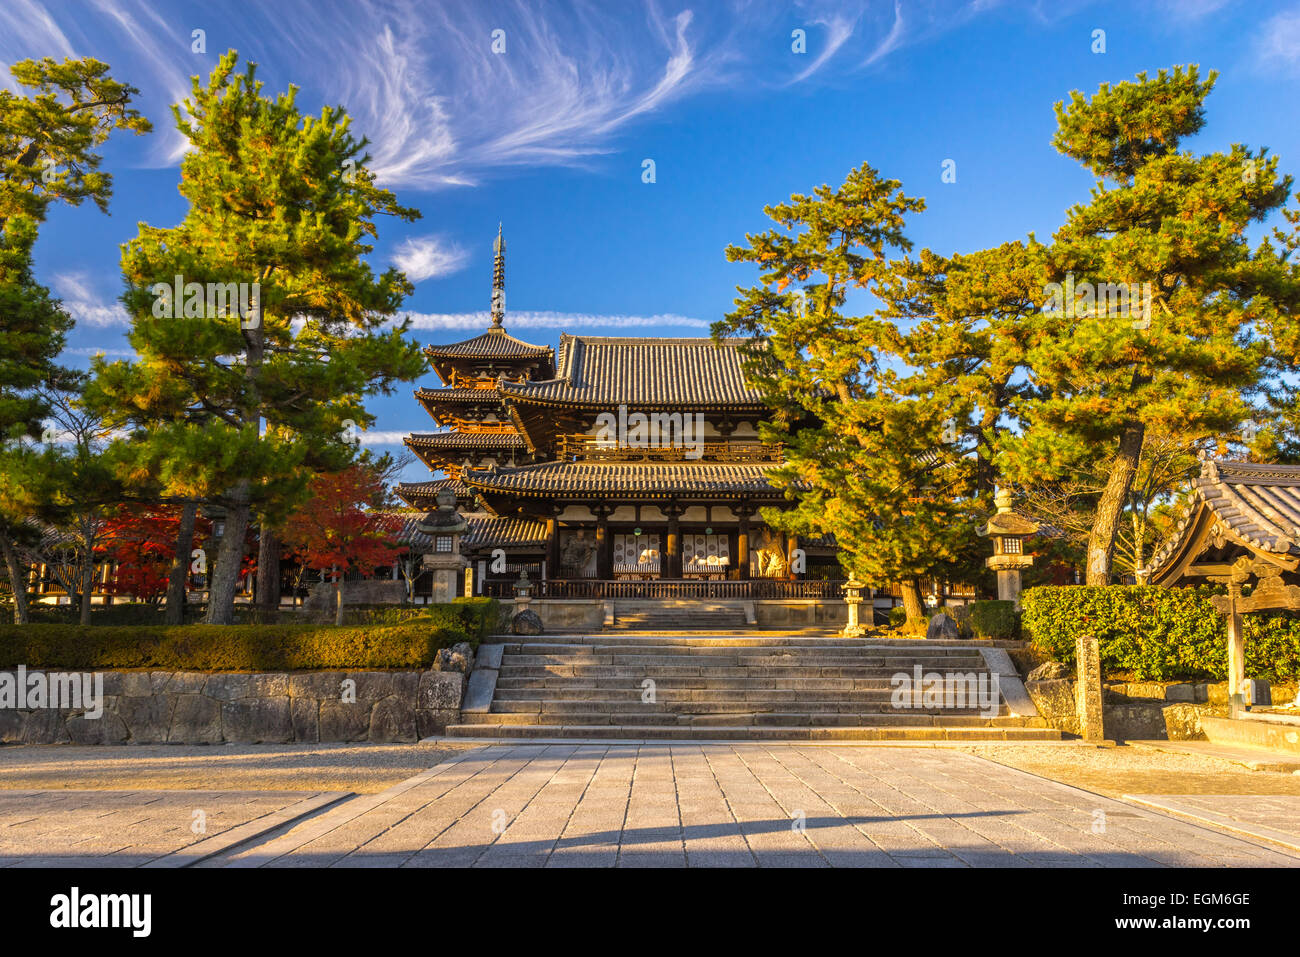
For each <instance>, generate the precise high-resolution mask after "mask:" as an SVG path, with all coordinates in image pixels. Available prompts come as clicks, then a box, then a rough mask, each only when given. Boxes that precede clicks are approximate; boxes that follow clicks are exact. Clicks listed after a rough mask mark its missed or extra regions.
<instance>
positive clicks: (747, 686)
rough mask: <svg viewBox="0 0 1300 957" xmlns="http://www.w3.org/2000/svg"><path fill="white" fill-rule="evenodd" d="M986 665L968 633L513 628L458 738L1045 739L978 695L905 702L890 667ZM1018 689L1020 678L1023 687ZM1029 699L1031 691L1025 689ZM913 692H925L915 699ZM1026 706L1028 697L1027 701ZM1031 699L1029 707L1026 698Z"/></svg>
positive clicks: (1031, 724)
mask: <svg viewBox="0 0 1300 957" xmlns="http://www.w3.org/2000/svg"><path fill="white" fill-rule="evenodd" d="M917 665H920V666H921V668H922V673H931V672H937V673H940V674H946V673H957V674H971V673H973V674H975V675H976V676H977V677H978V676H980V675H984V676H987V675H988V674H989V664H988V662H987V661H986V660H985V658H984V656H983V655H982V654H981V653H980V649H979V647H978V646H977V645H975V644H973V643H971V642H931V641H910V642H905V643H901V644H899V643H895V644H885V643H882V642H881V641H880V640H878V639H876V640H871V639H852V640H850V639H842V638H831V637H824V636H821V637H794V636H756V635H753V634H752V633H751V634H749V635H743V636H736V637H732V636H700V635H695V636H689V637H688V636H648V637H631V636H618V635H579V636H540V637H537V638H526V639H507V641H506V643H505V644H504V646H503V648H502V649H501V662H500V667H499V670H498V671H497V674H496V685H495V690H494V692H493V693H492V697H491V703H490V705H488V704H487V699H486V695H485V696H484V699H483V702H482V704H481V705H480V706H478V710H472V709H470V708H466V709H465V710H463V711H462V714H461V723H460V724H457V725H451V726H449V727H448V728H447V734H448V735H449V736H452V737H471V738H478V737H491V738H622V739H643V738H668V739H684V740H722V739H725V740H738V739H751V740H752V739H758V740H833V739H843V740H890V741H892V740H899V741H911V740H916V741H932V740H959V741H980V740H997V741H1010V740H1014V741H1043V740H1060V737H1061V735H1060V732H1059V731H1056V730H1053V729H1051V728H1049V727H1048V726H1047V722H1046V721H1045V720H1044V719H1043V718H1041V717H1037V716H1025V715H1024V714H1019V715H1018V714H1013V713H1012V711H1011V709H1010V707H1009V706H1008V704H1007V697H1006V696H1005V695H1003V696H1001V697H1000V699H999V703H998V707H997V714H996V715H987V716H986V715H984V714H982V713H981V711H980V709H979V707H978V705H975V704H974V703H972V706H968V707H943V706H938V707H935V706H932V707H929V708H924V707H919V706H918V707H913V708H898V707H895V706H894V704H893V703H892V700H891V699H892V696H893V684H892V683H891V679H892V677H893V676H894V675H896V674H898V673H900V672H904V673H907V674H909V675H912V674H914V668H915V667H916V666H917ZM1020 695H1021V697H1022V698H1023V690H1022V691H1021V692H1020ZM1023 700H1025V701H1026V702H1027V698H1025V699H1023ZM917 703H918V705H919V704H920V702H917ZM1022 710H1023V709H1022ZM1031 710H1032V708H1031Z"/></svg>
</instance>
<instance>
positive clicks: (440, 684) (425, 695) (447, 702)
mask: <svg viewBox="0 0 1300 957" xmlns="http://www.w3.org/2000/svg"><path fill="white" fill-rule="evenodd" d="M464 695H465V676H464V675H462V674H461V673H460V672H458V671H426V672H425V673H424V674H422V675H420V693H419V696H418V697H417V698H416V705H415V706H416V707H417V708H419V709H420V710H421V711H450V710H455V711H459V710H460V703H461V701H462V700H463V698H464Z"/></svg>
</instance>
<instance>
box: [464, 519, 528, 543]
mask: <svg viewBox="0 0 1300 957" xmlns="http://www.w3.org/2000/svg"><path fill="white" fill-rule="evenodd" d="M465 521H467V522H468V523H469V531H467V532H466V533H465V537H464V538H463V539H461V544H462V545H463V546H465V547H466V548H490V547H494V546H501V547H506V546H510V545H545V544H546V523H545V522H543V521H539V520H538V519H533V518H522V517H520V516H517V515H489V514H487V513H486V512H474V513H470V514H467V515H466V516H465Z"/></svg>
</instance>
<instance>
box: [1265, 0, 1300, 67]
mask: <svg viewBox="0 0 1300 957" xmlns="http://www.w3.org/2000/svg"><path fill="white" fill-rule="evenodd" d="M1255 53H1256V58H1255V59H1256V62H1257V63H1258V64H1259V65H1260V66H1261V67H1263V68H1265V69H1278V68H1280V69H1283V70H1286V71H1287V72H1296V71H1300V9H1298V10H1283V11H1282V12H1281V13H1278V14H1276V15H1274V16H1273V17H1270V18H1269V19H1268V20H1266V21H1265V22H1264V23H1263V24H1262V25H1261V26H1260V30H1259V34H1258V36H1257V37H1256V40H1255Z"/></svg>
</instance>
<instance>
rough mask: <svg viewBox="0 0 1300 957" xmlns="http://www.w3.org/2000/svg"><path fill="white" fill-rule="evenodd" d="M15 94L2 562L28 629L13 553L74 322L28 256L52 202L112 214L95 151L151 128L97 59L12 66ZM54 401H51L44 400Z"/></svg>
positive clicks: (10, 101)
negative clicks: (119, 133) (36, 443)
mask: <svg viewBox="0 0 1300 957" xmlns="http://www.w3.org/2000/svg"><path fill="white" fill-rule="evenodd" d="M10 73H11V74H12V75H13V77H14V80H15V81H16V83H17V85H18V87H19V88H20V90H21V89H25V90H26V91H28V92H25V93H23V92H12V91H9V90H0V553H2V554H3V557H4V564H5V570H6V573H7V575H8V578H9V583H10V586H11V589H12V591H13V594H14V620H15V621H17V622H19V623H26V622H27V620H28V614H27V588H26V569H25V568H24V567H23V565H24V563H23V562H22V561H21V560H20V557H19V554H18V551H17V548H16V544H17V539H18V537H21V536H22V535H23V534H24V524H23V523H24V521H25V519H26V518H28V517H30V516H32V515H33V514H34V512H35V510H36V508H37V506H38V505H39V504H40V503H41V501H42V497H41V495H40V494H38V491H37V490H38V489H47V488H48V482H47V481H46V478H47V476H44V475H42V473H41V466H42V464H43V463H45V462H47V461H48V456H43V455H41V454H40V453H39V452H38V451H37V450H36V449H34V448H32V447H31V446H30V445H29V444H26V441H25V440H28V439H35V438H39V437H40V436H41V434H42V431H43V429H42V423H43V420H44V419H45V417H46V415H47V414H48V413H49V411H50V410H49V404H48V402H47V401H46V398H45V396H44V395H43V394H42V392H41V387H42V386H46V387H49V386H51V385H54V384H55V383H57V382H59V381H60V380H61V379H66V378H67V376H66V374H65V372H66V370H63V369H61V368H60V367H59V365H58V363H57V359H58V355H59V353H60V352H61V351H62V350H63V344H64V340H65V337H66V334H67V332H68V330H69V329H70V328H71V327H72V319H71V317H70V316H68V314H67V313H66V312H65V311H64V310H63V308H62V307H61V305H60V303H59V301H58V300H57V299H55V298H53V297H52V296H51V295H50V292H49V290H48V289H46V288H45V287H44V286H42V285H40V284H39V283H38V282H37V281H36V279H35V277H34V276H33V273H32V248H33V246H34V245H35V243H36V238H37V233H38V230H39V226H40V223H41V222H43V221H44V219H45V216H46V213H47V211H48V209H49V206H50V204H51V203H55V202H63V203H67V204H69V205H72V206H76V205H79V204H81V203H82V202H83V201H85V200H86V199H89V200H91V201H92V202H93V203H94V204H95V205H96V206H98V207H99V209H100V210H103V211H106V210H107V208H108V200H109V197H110V196H111V194H112V177H111V176H110V175H109V174H108V173H105V172H102V171H100V169H99V165H100V162H101V157H100V156H99V155H98V154H97V153H96V152H95V149H96V148H97V147H98V146H100V145H102V144H103V143H104V142H105V141H106V140H107V139H108V137H109V135H110V134H111V133H112V132H113V131H114V130H118V129H124V130H131V131H133V132H135V133H137V134H142V133H146V132H148V130H149V128H150V127H149V123H148V121H147V120H146V119H145V118H144V117H142V116H140V114H139V113H137V112H136V111H135V110H134V109H132V107H131V101H132V98H133V97H134V96H135V95H136V94H137V93H138V91H137V90H136V89H134V88H133V87H130V86H126V85H125V84H122V83H119V82H117V81H116V80H114V79H113V78H112V77H111V76H109V75H108V66H107V65H106V64H104V63H101V62H99V61H98V60H92V59H80V60H72V59H66V60H64V61H63V62H62V63H57V62H55V61H54V60H52V59H49V58H46V59H43V60H23V61H21V62H19V63H15V64H14V65H13V66H12V67H10ZM46 395H48V392H47V393H46Z"/></svg>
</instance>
